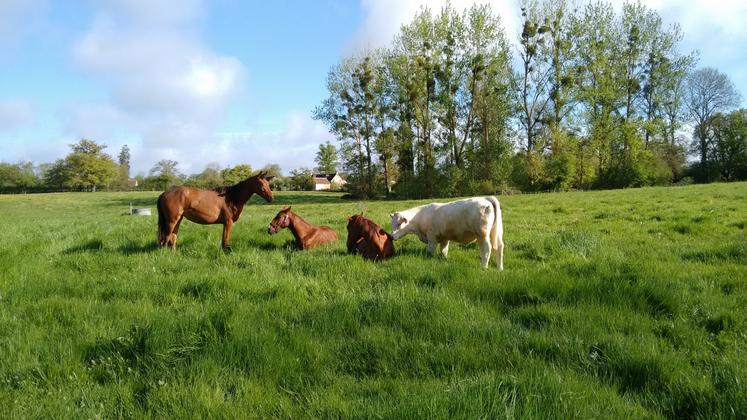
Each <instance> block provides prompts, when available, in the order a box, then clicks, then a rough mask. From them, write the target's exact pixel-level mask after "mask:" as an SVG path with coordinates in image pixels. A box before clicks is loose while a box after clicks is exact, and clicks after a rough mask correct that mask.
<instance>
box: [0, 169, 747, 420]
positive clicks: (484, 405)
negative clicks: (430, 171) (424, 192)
mask: <svg viewBox="0 0 747 420" xmlns="http://www.w3.org/2000/svg"><path fill="white" fill-rule="evenodd" d="M746 187H747V185H745V184H744V183H733V184H713V185H694V186H688V187H678V188H643V189H627V190H617V191H597V192H573V193H555V194H524V195H514V196H506V197H502V198H501V204H502V207H503V217H504V219H503V220H504V224H505V227H506V230H505V231H506V236H505V241H506V251H505V256H506V269H505V271H503V272H498V271H497V270H496V269H495V268H494V267H491V268H490V269H489V270H483V269H481V268H480V267H479V257H478V250H477V247H476V246H475V245H474V244H473V245H464V246H463V245H458V244H452V245H451V247H450V252H449V258H448V259H443V258H432V257H429V256H427V255H426V253H425V249H424V248H425V246H424V245H423V244H422V243H421V242H420V241H419V240H418V239H417V238H414V237H406V238H403V239H400V240H398V241H397V243H396V246H397V251H398V253H397V256H396V257H395V258H394V259H391V260H388V261H385V262H382V263H377V264H374V263H371V262H369V261H364V260H363V259H361V258H359V257H357V256H354V255H347V254H346V252H345V243H344V239H343V238H344V234H345V225H346V223H347V219H346V216H347V215H350V214H353V213H358V212H360V211H361V210H363V211H365V213H366V215H367V217H370V218H372V219H373V220H374V221H376V222H378V223H380V224H382V226H384V227H385V228H388V226H387V224H388V220H389V217H388V214H389V213H390V212H392V211H393V210H399V209H404V208H408V207H410V206H414V205H420V204H424V203H427V202H430V201H431V200H420V201H415V200H408V201H380V202H379V201H368V202H363V203H358V202H356V201H348V200H340V194H335V193H321V192H317V193H313V194H311V193H287V192H282V193H278V194H276V195H275V201H274V202H273V203H271V204H266V203H264V201H263V200H257V198H253V199H252V200H251V201H250V202H249V203H248V205H247V207H246V208H245V210H244V211H245V213H244V214H243V215H242V218H241V219H240V220H239V222H238V223H237V224H235V225H234V232H233V236H232V237H233V240H234V241H233V248H234V252H233V253H232V254H230V255H224V254H223V253H222V252H221V251H220V250H219V245H218V243H219V239H218V238H219V237H220V234H221V227H220V226H203V225H197V224H194V223H191V222H189V221H184V222H183V223H182V225H181V229H180V231H179V240H180V245H179V249H178V250H177V251H176V252H171V251H169V250H165V249H157V248H155V244H154V242H155V238H154V237H153V236H154V235H153V232H154V229H155V219H154V218H142V217H125V216H122V213H124V212H126V211H127V209H128V206H129V204H130V203H133V204H134V205H136V206H138V207H151V208H154V203H155V200H156V197H157V195H158V193H155V192H137V193H100V194H83V193H65V194H35V195H31V196H0V214H2V215H3V216H4V217H5V218H6V219H8V220H12V221H13V222H12V223H6V224H5V225H4V231H3V235H4V236H3V238H4V240H3V241H0V266H2V267H3V268H4V271H3V275H2V276H0V301H1V302H2V304H1V305H0V320H2V322H0V337H2V340H0V346H1V347H2V348H3V349H4V350H5V351H4V353H3V358H2V360H0V402H2V404H0V416H2V417H3V418H16V417H35V418H57V417H61V416H62V417H74V418H79V417H80V418H95V417H100V418H111V417H125V418H184V417H204V418H216V417H218V418H220V417H232V418H233V417H236V418H241V417H245V416H246V415H247V414H246V413H251V415H252V416H257V417H289V418H305V417H314V418H318V417H341V418H354V417H367V418H368V417H370V418H374V417H385V418H422V417H426V418H431V417H435V418H438V417H446V416H448V417H450V418H452V417H453V418H504V417H516V418H537V417H541V418H574V417H582V418H599V417H603V418H607V417H610V418H724V417H735V418H741V417H745V416H747V396H746V395H745V393H744V383H745V382H746V381H747V352H745V350H746V349H745V343H747V340H745V334H744V331H745V328H746V327H747V310H745V306H744V302H745V299H747V248H746V247H745V241H744V235H745V226H746V225H747V209H745V206H744V205H742V203H744V201H745V198H747V197H745V191H746ZM255 200H256V201H255ZM289 205H292V206H293V211H295V212H297V213H298V214H300V215H301V216H302V217H304V218H305V219H306V220H308V221H309V222H310V223H313V224H316V225H329V226H331V227H332V228H333V229H334V230H335V231H337V232H338V234H339V235H341V239H340V240H338V241H337V242H336V243H334V244H331V245H329V246H326V247H321V248H317V249H313V250H310V251H303V252H297V251H294V250H293V249H292V248H291V247H288V246H287V245H286V243H287V241H289V239H290V237H291V236H290V233H288V232H285V231H284V232H281V233H280V234H278V235H273V236H269V235H267V233H266V232H267V223H268V222H269V220H271V219H272V217H274V215H275V214H276V213H277V211H278V210H279V209H281V208H284V207H287V206H289ZM81 220H85V223H81ZM30 232H33V234H30Z"/></svg>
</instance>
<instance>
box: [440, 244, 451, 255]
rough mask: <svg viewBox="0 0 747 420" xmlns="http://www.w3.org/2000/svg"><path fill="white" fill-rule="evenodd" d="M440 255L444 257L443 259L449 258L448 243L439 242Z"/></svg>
mask: <svg viewBox="0 0 747 420" xmlns="http://www.w3.org/2000/svg"><path fill="white" fill-rule="evenodd" d="M440 245H441V255H443V256H444V258H446V257H448V256H449V241H441V243H440Z"/></svg>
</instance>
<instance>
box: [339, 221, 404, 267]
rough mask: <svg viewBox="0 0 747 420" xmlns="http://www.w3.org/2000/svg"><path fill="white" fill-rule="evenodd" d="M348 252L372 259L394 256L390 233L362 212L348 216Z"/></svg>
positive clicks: (378, 259) (377, 259)
mask: <svg viewBox="0 0 747 420" xmlns="http://www.w3.org/2000/svg"><path fill="white" fill-rule="evenodd" d="M347 246H348V253H350V254H355V253H358V254H361V255H362V256H363V258H367V259H370V260H374V261H380V260H385V259H387V258H390V257H392V256H394V242H393V241H392V235H390V234H389V233H387V232H386V231H385V230H384V229H382V228H381V226H379V225H377V224H376V223H374V222H373V221H371V220H369V219H366V218H365V217H363V213H361V214H356V215H353V216H350V217H348V241H347Z"/></svg>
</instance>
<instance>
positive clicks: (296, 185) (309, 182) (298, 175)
mask: <svg viewBox="0 0 747 420" xmlns="http://www.w3.org/2000/svg"><path fill="white" fill-rule="evenodd" d="M288 189H290V190H292V191H313V190H314V172H313V171H312V170H311V169H308V168H299V169H293V170H291V172H290V176H289V177H288Z"/></svg>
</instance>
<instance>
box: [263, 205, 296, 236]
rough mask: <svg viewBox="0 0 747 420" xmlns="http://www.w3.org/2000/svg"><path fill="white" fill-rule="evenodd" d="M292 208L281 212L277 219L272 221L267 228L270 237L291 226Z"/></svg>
mask: <svg viewBox="0 0 747 420" xmlns="http://www.w3.org/2000/svg"><path fill="white" fill-rule="evenodd" d="M290 209H291V208H290V207H288V208H286V209H283V210H280V211H279V212H278V214H276V215H275V218H274V219H272V221H271V222H270V225H269V226H267V233H269V234H270V235H272V234H274V233H278V232H279V231H280V230H281V229H285V228H287V227H288V226H290Z"/></svg>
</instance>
